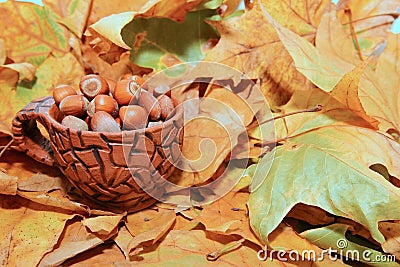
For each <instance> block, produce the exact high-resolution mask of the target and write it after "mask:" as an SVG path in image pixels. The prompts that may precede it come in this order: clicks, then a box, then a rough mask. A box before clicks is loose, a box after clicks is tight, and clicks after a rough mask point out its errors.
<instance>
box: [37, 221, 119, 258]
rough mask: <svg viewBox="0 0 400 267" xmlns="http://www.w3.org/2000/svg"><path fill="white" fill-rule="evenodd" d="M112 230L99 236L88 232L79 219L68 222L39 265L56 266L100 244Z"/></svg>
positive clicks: (110, 234)
mask: <svg viewBox="0 0 400 267" xmlns="http://www.w3.org/2000/svg"><path fill="white" fill-rule="evenodd" d="M115 233H116V231H113V232H111V233H109V234H107V235H104V236H101V235H98V234H95V233H92V232H90V231H89V230H88V229H87V228H86V227H85V226H84V225H83V224H82V222H80V221H76V222H73V223H72V224H69V225H68V226H67V227H66V228H65V231H64V233H63V235H62V239H61V240H60V241H59V246H57V248H56V249H54V250H53V251H52V252H50V253H48V254H46V255H45V256H44V257H43V259H42V260H41V262H40V264H39V266H56V265H59V264H61V263H63V262H64V261H65V260H66V259H69V258H72V257H73V256H75V255H77V254H78V253H81V252H84V251H87V250H89V249H91V248H94V247H96V246H98V245H100V244H102V243H103V242H104V241H105V240H107V239H109V238H110V236H112V235H114V234H115Z"/></svg>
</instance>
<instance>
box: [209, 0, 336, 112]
mask: <svg viewBox="0 0 400 267" xmlns="http://www.w3.org/2000/svg"><path fill="white" fill-rule="evenodd" d="M259 2H261V3H262V4H263V5H264V6H265V8H266V9H267V10H268V11H269V12H271V14H273V16H274V18H276V19H279V22H280V23H281V25H283V26H285V27H289V28H290V29H292V30H294V31H296V32H297V33H298V34H300V35H304V36H307V38H309V40H312V39H313V37H315V29H316V27H317V26H318V24H319V21H320V19H321V15H322V14H323V10H324V8H325V7H326V5H327V4H329V1H325V0H324V1H318V0H316V1H308V2H307V4H305V2H304V1H295V2H291V4H288V3H287V2H282V1H278V0H277V1H259ZM259 2H257V4H255V5H254V7H253V9H252V10H250V11H248V12H245V13H244V14H243V15H241V16H239V17H234V18H230V19H228V20H221V21H210V22H209V23H210V24H211V25H213V26H215V27H216V28H217V29H218V31H219V32H220V33H221V40H220V41H219V42H218V44H217V45H216V47H215V48H214V49H212V50H210V51H209V52H208V53H207V56H206V58H205V60H208V61H214V62H220V63H223V64H227V65H229V66H231V67H233V68H235V69H237V70H239V71H241V72H243V73H244V74H246V75H247V76H248V77H249V78H261V80H262V83H261V89H262V91H263V93H264V95H265V96H266V98H267V100H268V102H269V104H270V106H272V108H275V107H276V106H277V105H283V104H285V103H286V102H287V101H288V100H289V99H290V96H291V94H292V93H293V91H295V90H304V89H306V88H310V87H311V84H310V83H309V82H307V80H306V79H305V78H304V76H302V75H301V74H300V73H299V72H298V71H297V70H296V69H295V67H294V66H293V62H292V60H291V58H290V55H289V54H288V53H287V51H286V50H285V49H284V46H283V45H282V44H281V43H280V41H279V37H278V35H277V34H276V32H275V30H274V28H273V26H272V25H271V24H270V23H268V20H267V19H266V17H265V15H264V13H263V12H262V10H261V8H260V5H259ZM260 32H262V33H263V34H261V35H260V34H259V33H260ZM254 36H257V38H254Z"/></svg>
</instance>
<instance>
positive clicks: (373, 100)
mask: <svg viewBox="0 0 400 267" xmlns="http://www.w3.org/2000/svg"><path fill="white" fill-rule="evenodd" d="M399 44H400V36H399V35H398V34H397V35H396V34H389V37H388V40H387V45H386V48H385V50H384V51H383V53H382V54H381V55H380V56H379V59H378V63H377V65H376V69H375V71H372V70H369V71H368V72H366V74H365V75H364V76H363V77H362V79H361V81H360V90H359V95H360V100H361V103H362V105H363V107H364V108H365V111H366V113H367V114H368V115H369V116H370V117H372V118H373V119H375V120H377V121H379V129H380V130H381V131H384V132H386V131H388V130H390V129H392V130H394V131H395V132H397V134H399V133H400V98H399V96H398V92H399V85H400V76H399V69H400V65H399V64H400V63H399V60H393V59H395V58H398V57H399V56H400V49H399Z"/></svg>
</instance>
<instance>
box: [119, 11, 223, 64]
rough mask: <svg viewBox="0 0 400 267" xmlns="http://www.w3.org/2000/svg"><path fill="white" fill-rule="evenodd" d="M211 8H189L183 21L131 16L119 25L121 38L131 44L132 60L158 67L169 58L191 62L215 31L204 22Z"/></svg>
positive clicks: (210, 14) (215, 35) (216, 35)
mask: <svg viewBox="0 0 400 267" xmlns="http://www.w3.org/2000/svg"><path fill="white" fill-rule="evenodd" d="M214 14H215V10H200V11H195V12H189V13H188V14H187V15H186V18H185V20H184V21H183V22H181V23H179V22H176V21H173V20H171V19H168V18H148V19H146V18H139V17H137V18H135V19H133V20H132V21H131V22H130V23H128V24H127V25H126V26H125V27H124V28H123V29H122V32H121V34H122V37H123V40H124V42H125V43H126V44H128V46H130V47H132V49H133V51H132V53H131V59H132V61H133V62H134V63H136V64H138V65H140V66H143V67H149V68H153V69H156V70H160V69H162V68H163V67H165V66H169V65H171V63H169V62H170V61H171V60H172V63H173V62H176V61H178V62H179V61H181V62H191V61H198V60H202V59H203V58H204V49H202V46H203V45H204V44H205V43H206V42H207V41H208V40H209V39H212V38H218V34H217V33H216V31H215V30H214V29H213V28H212V27H211V26H210V25H208V24H207V23H206V22H205V19H206V18H207V17H210V16H212V15H214Z"/></svg>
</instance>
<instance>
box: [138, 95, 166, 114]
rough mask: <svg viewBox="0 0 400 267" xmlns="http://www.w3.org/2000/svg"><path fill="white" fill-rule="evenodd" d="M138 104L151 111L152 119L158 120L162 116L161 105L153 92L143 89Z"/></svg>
mask: <svg viewBox="0 0 400 267" xmlns="http://www.w3.org/2000/svg"><path fill="white" fill-rule="evenodd" d="M138 104H139V105H140V106H142V107H144V108H145V109H146V111H147V112H148V113H149V118H150V120H153V121H156V120H158V119H159V118H160V116H161V106H160V103H159V102H158V100H157V98H155V97H154V96H153V94H152V93H150V92H148V91H145V90H142V91H141V92H140V97H139V102H138Z"/></svg>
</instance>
